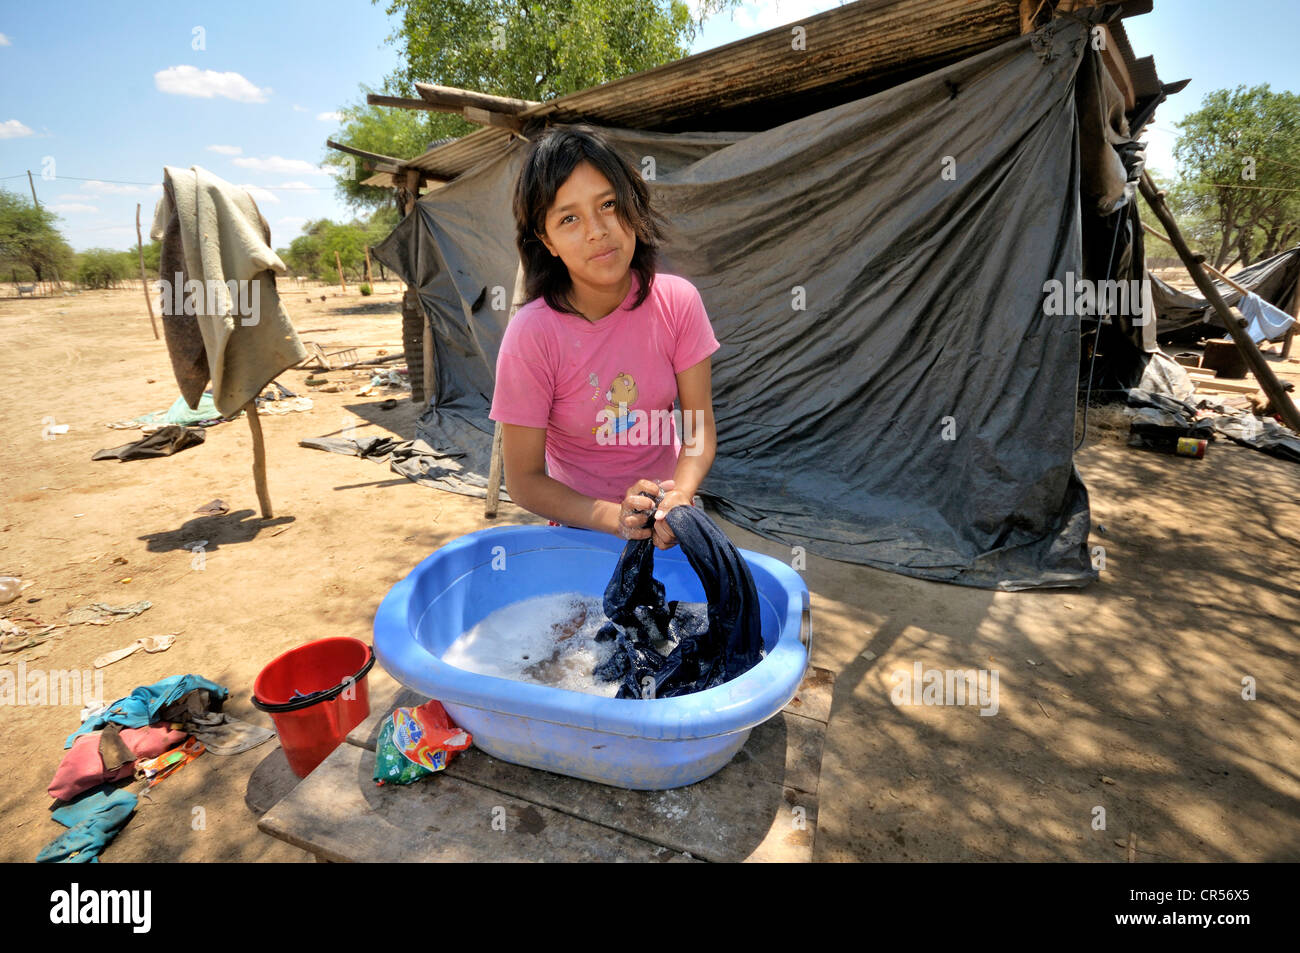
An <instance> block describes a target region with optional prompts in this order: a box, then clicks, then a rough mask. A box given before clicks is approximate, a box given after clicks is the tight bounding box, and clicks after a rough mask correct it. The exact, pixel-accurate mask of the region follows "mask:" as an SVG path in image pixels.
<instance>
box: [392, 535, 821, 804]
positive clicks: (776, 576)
mask: <svg viewBox="0 0 1300 953" xmlns="http://www.w3.org/2000/svg"><path fill="white" fill-rule="evenodd" d="M623 545H624V543H623V542H622V541H620V540H618V539H616V538H615V537H613V536H611V535H608V534H606V533H598V532H594V531H591V530H583V529H573V528H570V527H562V526H504V527H497V528H493V529H485V530H480V531H479V532H476V533H470V534H468V535H467V536H462V537H460V538H459V539H456V540H454V541H452V542H451V543H448V544H447V545H446V546H443V547H442V548H441V549H439V550H438V551H437V552H435V553H433V554H432V555H430V556H429V557H428V558H426V559H425V560H424V561H423V562H421V563H420V564H419V565H418V566H416V567H415V569H414V570H412V571H411V573H410V574H409V575H408V576H407V577H406V578H405V579H403V580H402V581H401V582H399V583H398V584H397V585H396V586H394V587H393V588H392V590H390V591H389V593H388V595H387V596H385V597H384V600H383V602H382V603H381V604H380V606H379V610H378V611H377V612H376V613H375V654H376V656H377V658H378V660H379V664H380V665H382V666H383V667H384V669H385V670H386V671H387V672H388V673H389V674H390V675H392V676H393V678H395V679H397V681H399V682H401V683H402V685H404V686H406V687H407V688H410V689H412V690H414V691H416V692H419V693H421V694H423V695H425V696H427V697H429V698H436V699H438V700H439V701H441V702H442V703H443V706H444V707H445V708H446V709H447V713H448V714H449V715H450V716H451V717H452V719H453V720H454V721H455V722H456V724H458V725H460V726H461V727H462V728H464V729H466V730H467V731H469V732H470V733H471V734H472V735H473V736H474V744H475V745H476V746H477V747H479V748H482V749H483V750H484V751H486V752H487V753H488V754H490V755H492V756H493V757H496V758H500V759H502V760H503V761H510V762H512V763H514V764H522V765H526V766H528V767H532V768H541V769H543V770H546V771H554V772H556V773H557V774H566V775H570V776H572V777H576V778H584V779H586V780H588V781H599V782H601V783H602V784H610V785H614V786H616V787H622V788H634V789H640V790H661V789H664V788H674V787H681V786H682V785H686V784H693V783H694V782H696V781H699V780H701V779H703V778H706V777H708V776H709V775H710V774H713V773H714V772H715V771H717V770H718V769H720V768H721V767H722V766H723V765H725V764H726V763H727V762H728V761H730V760H731V758H732V756H733V755H734V754H735V753H736V752H737V751H738V750H740V748H741V746H742V745H744V743H745V741H746V739H747V738H748V737H749V732H750V730H751V729H752V728H753V727H754V726H755V725H758V724H761V723H762V722H764V721H766V720H767V719H769V718H771V717H772V716H773V715H775V714H776V713H777V712H779V711H780V710H781V709H782V708H784V707H785V706H786V705H787V704H788V703H789V701H790V699H791V698H793V697H794V694H795V691H796V690H797V689H798V687H799V683H800V681H801V680H802V679H803V675H804V670H805V669H806V667H807V665H808V659H809V655H810V652H811V640H812V624H811V617H810V613H809V599H808V587H807V586H806V585H805V584H804V582H803V580H802V579H801V578H800V577H799V575H798V573H796V572H795V571H794V570H793V569H791V568H790V567H789V566H787V565H785V564H784V563H782V562H781V561H780V560H777V559H773V558H772V557H770V556H764V555H763V554H761V553H755V552H751V551H749V550H744V549H742V550H740V553H741V555H742V556H743V557H744V559H745V562H746V563H747V564H748V565H749V570H750V573H751V574H752V575H753V577H754V585H755V588H756V589H757V590H758V596H759V603H760V606H761V613H762V626H763V641H764V644H765V648H766V652H767V655H766V657H765V658H764V659H763V661H761V662H760V663H759V664H758V665H756V666H754V668H752V669H750V670H749V671H748V672H746V673H745V674H744V675H741V676H740V677H738V678H735V679H732V680H731V681H730V682H727V683H726V684H723V685H719V686H717V687H716V688H711V689H709V690H707V691H703V692H696V693H694V694H691V695H683V696H681V697H677V698H657V699H648V700H642V699H627V698H605V697H602V696H599V695H590V694H585V693H582V692H573V691H567V690H565V689H560V688H551V687H548V686H545V685H536V684H532V683H530V682H520V681H514V680H511V679H505V678H498V677H495V676H491V675H480V674H478V673H475V672H468V671H465V670H463V669H459V668H456V667H454V666H452V665H449V664H448V663H446V662H444V661H443V660H442V653H443V652H444V651H446V649H447V647H448V646H449V645H450V644H451V643H452V642H454V641H455V640H456V639H457V638H458V637H459V636H460V635H461V634H462V633H463V632H465V631H466V630H467V629H469V628H471V627H472V626H474V625H476V624H477V623H479V622H480V621H482V620H483V619H484V618H485V617H486V616H487V615H489V614H490V613H492V612H493V611H495V610H497V609H499V608H501V607H502V606H505V605H509V604H510V603H513V602H518V601H521V600H523V599H529V598H532V597H533V596H540V595H547V594H552V593H557V592H580V593H585V594H590V595H595V596H602V595H603V594H604V592H605V586H606V585H607V584H608V583H609V578H610V575H611V574H612V573H613V571H614V566H615V563H616V562H617V561H618V556H619V553H621V552H622V550H623ZM655 576H656V578H658V579H659V580H660V581H661V582H662V583H663V584H664V587H665V589H666V594H665V598H667V599H670V600H671V599H680V600H683V601H688V602H703V601H704V589H703V586H701V584H700V581H699V578H698V577H697V576H696V575H695V570H693V569H692V568H691V565H690V563H689V562H687V560H686V557H685V555H684V554H683V553H682V551H681V549H680V547H675V548H673V549H671V550H667V551H659V550H656V552H655Z"/></svg>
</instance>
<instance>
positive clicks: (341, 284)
mask: <svg viewBox="0 0 1300 953" xmlns="http://www.w3.org/2000/svg"><path fill="white" fill-rule="evenodd" d="M334 265H335V267H337V268H338V270H339V287H340V288H342V289H343V293H344V294H347V293H348V285H347V282H345V281H344V280H343V262H342V261H341V260H340V259H339V253H338V252H337V251H336V252H335V253H334Z"/></svg>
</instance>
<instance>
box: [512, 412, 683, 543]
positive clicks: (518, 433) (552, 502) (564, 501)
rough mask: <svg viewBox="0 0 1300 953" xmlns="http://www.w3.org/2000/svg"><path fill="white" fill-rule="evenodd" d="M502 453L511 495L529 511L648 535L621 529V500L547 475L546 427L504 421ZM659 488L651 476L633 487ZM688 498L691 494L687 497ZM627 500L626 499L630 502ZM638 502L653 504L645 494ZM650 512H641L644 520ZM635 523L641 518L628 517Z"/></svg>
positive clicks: (640, 534)
mask: <svg viewBox="0 0 1300 953" xmlns="http://www.w3.org/2000/svg"><path fill="white" fill-rule="evenodd" d="M501 428H502V433H501V456H502V462H503V463H504V464H505V470H506V491H507V492H508V493H509V494H510V499H511V500H513V501H514V502H515V503H517V504H519V505H520V506H522V507H523V508H524V509H526V510H529V511H530V512H533V513H536V514H537V515H538V516H545V517H546V518H547V519H552V520H555V521H556V522H557V523H563V524H564V525H566V526H581V527H583V528H585V529H594V530H596V531H598V532H602V533H610V534H612V535H614V536H618V537H619V538H621V539H647V538H649V536H650V535H651V530H648V529H636V530H633V529H625V530H624V531H623V532H620V526H619V520H620V517H621V514H622V512H623V508H622V507H620V505H619V504H618V503H611V502H609V501H608V500H597V499H595V498H593V497H590V496H583V495H582V494H581V493H579V492H578V491H577V490H574V489H571V488H570V487H567V486H565V485H564V484H563V483H561V482H560V481H559V480H556V479H554V478H553V477H549V476H547V475H546V429H545V428H544V427H521V426H519V425H517V424H502V425H501ZM657 489H658V488H657V487H656V486H655V484H653V483H651V482H650V481H649V480H642V481H640V482H639V483H638V484H637V485H636V486H635V487H633V490H634V491H639V490H648V491H650V495H651V497H653V496H654V495H655V491H656V490H657ZM687 499H688V501H689V497H688V498H687ZM627 502H628V501H625V503H627ZM635 505H636V506H637V507H638V508H640V509H644V510H647V511H648V510H650V509H653V507H654V504H653V503H651V502H650V500H647V499H645V498H643V497H638V498H636V501H635ZM648 515H649V513H648V512H646V513H642V514H641V516H640V520H639V522H641V523H644V522H645V520H646V518H647V517H648ZM629 522H631V523H633V524H635V523H637V522H638V521H637V520H632V519H629Z"/></svg>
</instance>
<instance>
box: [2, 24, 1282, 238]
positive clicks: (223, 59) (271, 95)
mask: <svg viewBox="0 0 1300 953" xmlns="http://www.w3.org/2000/svg"><path fill="white" fill-rule="evenodd" d="M839 5H840V4H839V3H837V2H836V0H829V2H827V0H822V2H815V0H775V2H773V0H765V2H755V3H747V4H745V5H744V6H743V8H741V9H740V10H737V11H735V12H734V14H731V15H728V14H724V15H722V16H721V17H718V18H715V19H714V20H712V21H710V22H709V23H708V24H707V25H706V27H705V30H704V32H703V35H702V36H701V37H700V38H699V40H698V41H697V42H696V44H695V47H694V50H693V51H694V52H699V51H701V50H705V49H711V48H713V47H716V46H721V45H723V44H725V43H730V42H732V41H733V40H737V39H740V38H742V37H745V36H751V35H753V34H755V33H758V32H761V31H763V30H767V29H771V28H772V27H776V26H780V25H782V24H785V23H789V22H792V21H796V20H798V19H800V18H802V17H806V16H809V15H811V14H813V13H819V12H821V11H823V10H828V9H830V8H832V7H835V6H839ZM1155 7H1156V9H1155V11H1154V12H1152V13H1150V14H1147V15H1145V16H1140V17H1133V18H1131V19H1129V20H1128V21H1126V22H1127V26H1128V33H1129V37H1130V39H1131V40H1132V43H1133V47H1134V49H1135V51H1136V52H1137V53H1138V55H1139V56H1142V55H1146V54H1154V56H1155V58H1156V67H1157V69H1158V70H1159V73H1160V76H1161V78H1162V79H1164V80H1165V81H1172V80H1176V79H1183V78H1187V77H1191V78H1192V83H1191V85H1189V86H1188V88H1187V89H1186V90H1185V91H1184V92H1183V93H1180V94H1179V95H1178V96H1176V97H1174V98H1173V99H1172V100H1170V101H1169V102H1168V103H1166V104H1165V105H1164V106H1162V107H1161V110H1160V112H1159V113H1157V117H1156V121H1155V124H1154V128H1151V129H1150V133H1149V141H1150V158H1149V161H1150V164H1151V165H1152V166H1153V167H1154V168H1155V169H1157V170H1159V171H1161V172H1165V173H1172V172H1173V171H1174V163H1173V156H1172V146H1173V140H1174V125H1173V124H1174V122H1175V121H1177V120H1178V119H1179V118H1181V117H1182V116H1183V115H1184V114H1185V113H1187V112H1189V111H1191V110H1194V109H1195V108H1196V107H1197V106H1198V105H1199V103H1200V100H1201V97H1202V96H1203V95H1204V94H1205V93H1206V92H1208V91H1209V90H1212V89H1217V88H1220V87H1224V86H1229V87H1230V86H1236V85H1238V84H1243V83H1244V84H1246V85H1254V84H1257V83H1269V84H1270V85H1271V86H1272V87H1273V88H1274V89H1288V90H1292V91H1300V54H1298V53H1297V51H1296V48H1295V36H1296V27H1297V26H1300V12H1297V11H1300V6H1297V5H1296V3H1295V2H1294V0H1235V2H1232V3H1227V2H1223V0H1218V2H1211V0H1156V4H1155ZM389 30H390V23H389V18H388V17H387V16H386V15H385V14H384V11H383V6H382V5H380V6H375V5H372V4H370V3H368V2H365V0H312V2H305V0H264V2H259V3H250V2H245V0H236V2H227V3H223V4H211V3H197V2H189V3H185V2H169V3H166V4H163V3H131V4H118V3H103V2H97V3H90V2H79V3H71V2H49V3H41V4H23V5H19V4H17V3H15V2H7V3H5V4H4V5H3V7H0V186H3V187H4V188H7V189H10V190H15V191H16V190H20V189H21V190H22V191H24V192H25V191H27V188H28V185H27V177H26V174H25V173H26V170H28V169H30V170H31V171H32V175H33V177H34V179H35V182H36V192H37V195H38V197H39V198H40V200H41V202H42V204H44V205H47V206H49V207H52V208H54V209H55V210H56V211H58V212H59V214H60V215H61V217H62V221H61V225H62V228H63V232H64V235H65V236H67V238H68V240H69V241H70V242H71V244H72V246H73V247H74V248H78V249H82V248H88V247H93V246H105V247H110V248H126V247H129V246H132V245H134V243H135V227H134V219H135V206H136V203H137V202H139V203H141V204H142V206H143V208H142V212H141V215H142V220H143V222H144V224H145V227H146V229H147V227H148V223H149V221H150V220H151V218H152V213H153V206H154V203H155V201H156V200H157V195H158V190H159V188H160V187H159V186H158V185H157V184H156V183H157V182H158V181H159V180H160V179H161V177H162V167H163V166H164V165H179V166H191V165H202V166H204V167H206V168H208V169H210V170H212V171H213V172H215V173H216V174H217V175H220V176H222V177H223V178H225V179H228V180H229V181H231V182H234V183H237V184H239V185H242V186H245V187H250V191H251V192H252V194H253V195H254V196H255V198H256V199H257V201H258V204H259V206H260V207H261V209H262V213H263V214H264V215H265V216H266V218H267V220H268V221H269V222H270V223H271V231H272V241H273V244H275V245H277V246H283V245H287V244H288V243H289V241H290V240H291V239H292V238H293V237H294V236H295V235H297V234H298V229H299V228H300V226H301V225H302V223H303V222H304V221H306V220H307V219H309V218H320V217H322V216H328V217H330V218H336V219H340V218H347V217H349V215H350V213H349V211H348V209H347V207H346V206H345V205H344V204H343V203H342V202H340V201H339V200H338V199H337V198H336V196H335V193H334V187H333V180H332V178H331V177H330V176H329V175H328V173H326V172H324V170H322V169H321V168H320V167H319V163H320V161H321V159H322V158H323V156H324V154H325V151H326V150H325V140H326V139H327V138H329V137H330V136H331V135H333V134H334V133H335V132H336V131H337V129H338V124H337V122H335V121H334V119H333V118H332V117H331V115H330V114H331V113H333V111H334V110H336V109H337V108H338V107H339V106H340V105H343V104H345V103H349V102H353V101H355V100H356V99H357V98H358V95H359V90H358V84H359V83H363V82H364V83H368V84H371V85H378V84H379V82H380V80H381V79H382V77H383V76H384V75H385V74H386V73H388V72H391V71H392V70H393V69H394V67H395V66H396V64H397V54H396V52H395V50H394V48H393V47H392V46H389V45H386V44H385V43H384V38H385V37H386V36H387V35H388V33H389ZM197 93H203V94H205V95H196V94H197ZM213 146H217V147H222V150H221V151H214V150H213V149H212V148H211V147H213ZM43 170H44V171H45V172H46V174H47V175H52V177H43V176H42V172H43Z"/></svg>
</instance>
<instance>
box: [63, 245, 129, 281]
mask: <svg viewBox="0 0 1300 953" xmlns="http://www.w3.org/2000/svg"><path fill="white" fill-rule="evenodd" d="M138 272H139V259H138V258H136V253H135V252H122V251H113V250H112V249H109V248H91V249H89V250H87V251H84V252H82V253H81V254H79V255H78V256H77V281H78V283H79V284H80V285H81V286H82V287H83V288H114V287H116V286H117V283H118V282H120V281H122V280H123V279H124V278H130V277H132V276H134V275H135V274H137V273H138Z"/></svg>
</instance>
